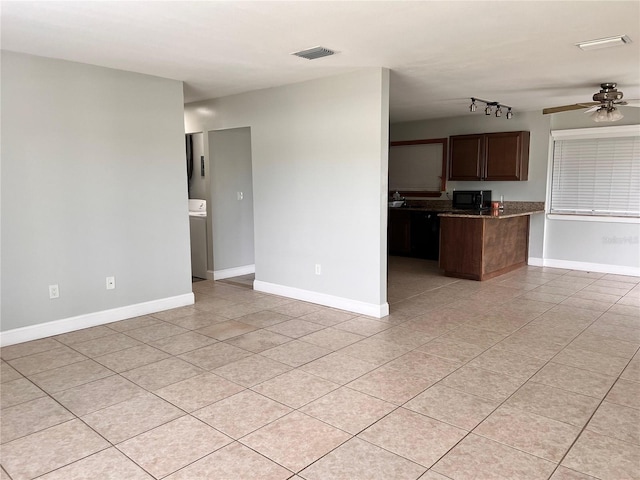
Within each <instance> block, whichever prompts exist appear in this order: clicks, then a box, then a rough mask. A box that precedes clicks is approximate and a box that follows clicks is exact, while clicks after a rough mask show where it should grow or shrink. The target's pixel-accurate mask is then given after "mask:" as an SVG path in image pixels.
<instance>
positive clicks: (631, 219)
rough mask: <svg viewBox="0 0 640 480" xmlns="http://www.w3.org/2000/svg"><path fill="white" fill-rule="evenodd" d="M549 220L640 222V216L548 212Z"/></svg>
mask: <svg viewBox="0 0 640 480" xmlns="http://www.w3.org/2000/svg"><path fill="white" fill-rule="evenodd" d="M547 218H548V219H549V220H567V221H570V222H600V223H635V224H640V217H615V216H613V215H577V214H573V213H566V214H562V213H547Z"/></svg>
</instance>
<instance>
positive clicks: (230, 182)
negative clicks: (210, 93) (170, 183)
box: [207, 127, 255, 285]
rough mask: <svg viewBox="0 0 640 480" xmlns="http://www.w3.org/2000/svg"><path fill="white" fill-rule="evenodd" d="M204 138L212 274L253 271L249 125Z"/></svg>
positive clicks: (215, 276) (224, 275) (223, 275)
mask: <svg viewBox="0 0 640 480" xmlns="http://www.w3.org/2000/svg"><path fill="white" fill-rule="evenodd" d="M207 140H208V147H209V148H208V150H209V161H210V171H211V180H210V188H209V191H210V198H211V202H210V203H211V205H210V206H211V208H210V212H211V227H210V230H209V232H210V236H211V239H212V265H211V268H212V270H213V271H212V277H213V279H214V280H222V279H229V278H234V277H243V276H246V275H251V274H254V273H255V250H254V223H253V170H252V169H253V167H252V156H251V128H249V127H241V128H232V129H227V130H213V131H210V132H208V134H207ZM242 281H243V282H245V281H246V278H244V279H242ZM245 283H246V282H245ZM251 285H252V282H251Z"/></svg>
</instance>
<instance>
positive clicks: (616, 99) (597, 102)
mask: <svg viewBox="0 0 640 480" xmlns="http://www.w3.org/2000/svg"><path fill="white" fill-rule="evenodd" d="M616 86H617V84H616V83H613V82H609V83H601V84H600V91H599V92H597V93H595V94H594V95H593V102H587V103H576V104H574V105H563V106H560V107H551V108H545V109H544V110H542V113H543V114H545V115H547V114H549V113H559V112H566V111H569V110H580V109H582V108H587V109H588V110H587V111H586V112H584V113H591V118H592V119H593V121H594V122H615V121H617V120H620V119H621V118H624V115H622V113H621V112H620V110H618V106H619V105H629V102H626V101H624V100H622V97H623V96H624V95H623V93H622V92H621V91H620V90H618V89H617V88H616ZM631 102H632V103H631V105H630V106H636V105H634V104H633V102H634V101H633V100H631Z"/></svg>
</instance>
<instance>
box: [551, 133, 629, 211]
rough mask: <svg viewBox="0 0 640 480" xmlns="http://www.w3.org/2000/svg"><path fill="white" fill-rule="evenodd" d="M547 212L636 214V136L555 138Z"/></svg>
mask: <svg viewBox="0 0 640 480" xmlns="http://www.w3.org/2000/svg"><path fill="white" fill-rule="evenodd" d="M551 213H565V214H579V215H615V216H640V136H626V137H614V138H583V139H556V140H555V142H554V151H553V172H552V186H551Z"/></svg>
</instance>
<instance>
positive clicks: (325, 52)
mask: <svg viewBox="0 0 640 480" xmlns="http://www.w3.org/2000/svg"><path fill="white" fill-rule="evenodd" d="M334 53H336V52H334V51H333V50H329V49H328V48H324V47H313V48H308V49H306V50H300V51H299V52H293V53H292V54H291V55H295V56H296V57H302V58H306V59H307V60H315V59H316V58H320V57H327V56H329V55H333V54H334Z"/></svg>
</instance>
